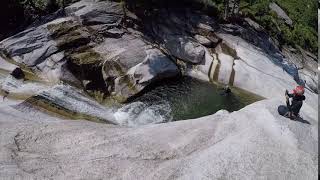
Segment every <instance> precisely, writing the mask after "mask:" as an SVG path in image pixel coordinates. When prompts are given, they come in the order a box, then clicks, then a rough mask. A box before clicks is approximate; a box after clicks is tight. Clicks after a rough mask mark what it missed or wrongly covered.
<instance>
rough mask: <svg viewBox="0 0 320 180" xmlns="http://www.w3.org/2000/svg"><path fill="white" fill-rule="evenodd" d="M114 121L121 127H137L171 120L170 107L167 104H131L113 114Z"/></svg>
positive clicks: (163, 102)
mask: <svg viewBox="0 0 320 180" xmlns="http://www.w3.org/2000/svg"><path fill="white" fill-rule="evenodd" d="M114 117H115V119H116V121H117V122H118V123H119V124H120V125H123V126H130V127H137V126H142V125H147V124H156V123H162V122H168V121H171V120H172V116H171V107H170V105H169V103H168V102H165V101H162V102H161V103H157V104H151V105H148V104H146V103H143V102H139V101H138V102H132V103H130V104H127V105H125V106H123V107H122V108H120V109H118V110H117V111H116V112H115V113H114Z"/></svg>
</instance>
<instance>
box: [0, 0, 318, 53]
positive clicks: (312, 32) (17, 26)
mask: <svg viewBox="0 0 320 180" xmlns="http://www.w3.org/2000/svg"><path fill="white" fill-rule="evenodd" d="M75 1H77V0H2V1H1V4H2V5H1V6H0V23H1V24H2V27H3V28H1V30H0V40H1V39H3V38H5V37H8V36H10V35H13V34H15V33H17V32H18V31H21V30H23V28H25V27H26V26H27V25H29V24H30V23H31V22H33V21H34V20H36V19H39V18H40V17H42V16H45V15H47V14H50V13H52V12H54V11H56V10H58V9H59V8H61V7H63V6H65V5H66V4H69V3H72V2H75ZM116 1H123V2H124V3H125V4H126V6H127V7H128V8H134V9H140V10H141V9H146V10H150V9H154V8H158V7H181V6H184V7H193V8H197V9H198V10H202V11H203V12H205V13H208V14H210V15H215V16H217V17H222V15H223V12H224V9H225V6H226V2H227V1H228V0H180V1H172V0H116ZM271 2H275V3H277V4H278V5H279V6H280V7H281V8H282V9H283V10H284V11H285V12H286V13H287V14H288V16H289V17H290V18H291V19H292V20H293V25H288V24H286V23H285V21H284V20H282V19H281V18H279V17H278V16H277V15H276V13H275V12H273V11H271V10H270V8H269V4H270V3H271ZM240 15H241V16H244V17H250V18H251V19H253V20H255V21H256V22H258V23H259V24H260V25H262V26H263V27H264V28H265V29H266V30H267V32H268V33H269V34H270V35H271V36H272V37H274V38H275V39H277V40H278V41H279V43H280V45H290V46H293V47H296V46H300V47H302V48H303V49H306V50H308V51H311V52H313V53H316V52H317V50H318V44H317V39H318V37H317V1H315V0H305V1H301V0H240Z"/></svg>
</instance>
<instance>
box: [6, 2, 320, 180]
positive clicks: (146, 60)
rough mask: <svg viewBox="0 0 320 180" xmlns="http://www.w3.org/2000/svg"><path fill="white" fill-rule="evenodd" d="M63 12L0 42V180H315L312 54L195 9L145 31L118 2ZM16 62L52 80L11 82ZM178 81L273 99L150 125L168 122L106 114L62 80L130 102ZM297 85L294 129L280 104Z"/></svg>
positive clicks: (167, 16)
mask: <svg viewBox="0 0 320 180" xmlns="http://www.w3.org/2000/svg"><path fill="white" fill-rule="evenodd" d="M66 13H67V15H66V17H57V19H54V20H53V21H50V22H47V23H45V24H42V25H40V26H36V27H31V28H29V29H27V30H25V31H23V32H21V33H19V34H17V35H15V36H12V37H9V38H8V39H5V40H3V41H1V42H0V51H1V52H0V53H1V54H0V65H1V67H0V68H1V71H0V78H1V79H0V83H1V89H2V90H8V91H10V92H9V96H8V97H7V98H4V100H3V101H2V102H1V103H0V146H1V148H0V179H50V178H52V179H297V180H300V179H308V180H309V179H310V180H312V179H316V178H317V171H318V148H317V147H318V146H317V145H318V97H317V94H315V93H313V92H316V88H315V87H317V86H318V82H317V78H316V77H317V73H318V71H317V70H316V69H314V65H313V64H314V63H312V61H310V62H309V60H310V59H312V55H308V53H306V54H307V55H303V54H300V53H297V54H295V53H293V52H292V51H290V50H289V51H284V52H280V51H279V49H278V48H277V47H275V46H274V45H273V43H272V41H271V40H270V39H269V38H268V36H266V35H265V34H263V33H261V32H257V31H255V30H252V27H250V26H252V25H247V26H245V27H241V26H239V25H231V24H225V25H219V24H217V23H216V21H215V20H214V19H213V18H211V17H208V16H206V15H201V14H199V13H196V12H191V11H190V10H185V11H182V12H177V13H176V12H168V11H166V10H164V11H163V12H160V16H159V17H153V21H152V22H151V23H150V24H147V23H146V24H145V27H144V28H145V29H143V28H142V27H140V26H141V24H139V23H133V25H131V26H129V25H128V26H129V27H127V28H123V27H122V25H123V24H122V23H124V22H123V21H124V19H123V16H124V12H123V9H122V7H121V5H120V4H119V3H116V2H109V1H103V2H97V1H94V0H85V1H80V2H78V3H75V4H73V5H71V6H69V7H67V8H66ZM130 18H132V17H131V16H130V17H129V18H128V19H129V21H131V20H132V21H133V19H130ZM135 20H137V19H135ZM128 24H130V23H128ZM249 24H250V23H249ZM251 24H252V23H251ZM142 29H143V30H142ZM253 29H254V28H253ZM147 34H148V35H147ZM209 41H210V43H209ZM301 56H304V57H303V58H304V59H308V60H304V61H302V62H301ZM8 62H15V63H18V64H19V65H21V66H23V67H25V69H24V70H30V71H33V72H34V73H35V74H36V75H37V76H40V77H42V78H43V80H45V82H48V81H49V82H50V83H43V82H32V81H25V82H16V81H13V80H12V81H11V80H10V76H9V77H8V76H6V74H8V72H10V71H11V70H12V69H14V68H15V67H16V66H15V65H12V64H10V63H8ZM300 65H301V67H303V68H302V69H301V68H300V69H299V67H300ZM3 72H5V73H3ZM180 73H181V74H183V75H188V76H191V77H195V78H198V79H202V80H205V81H212V82H218V83H222V84H225V85H227V84H228V85H231V86H236V87H239V88H242V89H244V90H247V91H250V92H253V93H255V94H258V95H260V96H263V97H264V98H266V99H267V100H263V101H260V102H256V103H253V104H251V105H249V106H247V107H245V108H243V109H241V110H239V111H237V112H232V113H228V112H226V111H223V110H222V111H220V112H218V113H216V114H214V115H211V116H208V117H203V118H200V119H195V120H185V121H179V122H169V123H163V124H154V123H160V122H165V120H163V119H161V118H157V119H154V117H155V116H153V115H154V112H155V111H153V109H152V108H145V109H144V108H141V109H140V111H141V112H143V113H142V114H141V116H140V115H139V116H130V113H127V112H129V111H132V108H131V106H135V105H137V106H138V105H139V104H131V105H130V106H124V107H123V108H120V109H119V110H116V111H115V110H114V109H107V108H105V107H104V106H102V105H100V104H99V103H97V102H96V101H95V100H93V98H92V97H88V96H86V95H84V93H83V91H82V90H81V89H77V88H75V87H71V86H69V85H63V83H61V82H60V81H64V83H69V84H72V85H75V86H77V87H81V86H83V82H84V81H86V82H91V83H93V84H95V85H97V86H98V87H99V88H101V87H100V86H103V88H101V89H102V90H105V91H106V92H108V93H110V94H111V95H120V96H121V97H124V99H126V98H128V97H130V96H132V95H134V94H136V93H138V92H140V91H141V90H142V89H143V88H145V87H146V86H147V85H148V84H149V83H151V82H153V81H157V80H159V79H163V78H166V77H173V76H177V75H178V74H180ZM298 83H299V84H306V87H307V90H306V98H307V99H306V101H305V102H304V105H303V107H302V109H301V116H302V118H303V119H304V120H303V121H292V120H289V119H287V118H284V117H281V116H279V115H278V112H277V107H278V106H279V105H281V104H284V101H285V99H284V91H285V90H286V89H288V90H291V89H292V88H294V87H295V86H296V85H298ZM132 87H134V88H132ZM312 91H313V92H312ZM10 95H11V96H10ZM22 96H23V97H22ZM2 99H3V96H2V95H1V96H0V101H1V100H2ZM49 107H50V108H52V109H50V110H49ZM141 107H143V106H141ZM156 108H166V107H154V109H156ZM46 110H47V111H51V112H52V111H53V112H55V113H56V114H51V113H48V112H46ZM61 113H64V114H61ZM57 114H58V115H63V116H62V117H61V116H57ZM66 114H67V115H66ZM128 114H129V115H128ZM79 118H80V119H86V120H93V121H99V120H104V121H107V122H109V123H110V124H102V123H95V122H89V121H85V120H74V119H79ZM71 120H73V121H71ZM111 124H116V125H111ZM142 125H144V126H142ZM129 126H131V127H129Z"/></svg>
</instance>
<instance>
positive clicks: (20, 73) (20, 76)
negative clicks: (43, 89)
mask: <svg viewBox="0 0 320 180" xmlns="http://www.w3.org/2000/svg"><path fill="white" fill-rule="evenodd" d="M10 74H11V76H13V77H14V78H16V79H24V77H25V75H24V72H23V71H22V69H21V68H19V67H17V68H15V69H14V70H13V71H12V72H11V73H10Z"/></svg>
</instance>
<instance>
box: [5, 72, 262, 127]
mask: <svg viewBox="0 0 320 180" xmlns="http://www.w3.org/2000/svg"><path fill="white" fill-rule="evenodd" d="M8 74H9V72H2V71H1V72H0V85H1V87H2V89H3V88H6V87H7V86H10V87H9V91H10V93H9V95H10V96H9V98H13V99H15V98H16V99H20V100H23V99H25V100H24V102H22V103H19V104H18V105H16V106H15V108H16V109H17V110H19V111H22V112H25V113H28V112H29V113H31V114H36V113H35V112H36V111H41V112H42V111H43V110H44V112H45V113H53V114H52V115H54V114H57V115H62V116H65V117H67V119H70V118H71V119H87V120H93V121H105V122H108V123H113V124H118V125H122V126H130V127H136V126H141V125H147V124H156V123H163V122H170V121H177V120H185V119H193V118H198V117H202V116H206V115H210V114H214V113H215V112H217V111H219V110H220V109H225V110H228V111H235V110H239V109H241V108H242V107H244V106H246V105H248V104H250V103H253V102H255V101H257V100H260V99H259V97H257V96H254V95H252V94H250V93H247V92H243V91H240V90H237V89H234V88H233V89H232V93H231V94H229V95H221V94H220V93H221V92H222V91H221V90H220V89H219V88H218V87H217V86H216V85H213V84H211V83H207V82H202V81H198V80H195V79H192V78H188V77H182V78H178V79H171V80H164V81H162V82H160V83H157V84H154V85H153V86H152V87H149V88H148V89H147V90H145V92H144V93H142V95H140V96H138V97H136V98H134V99H133V100H131V101H130V102H128V103H126V104H120V105H119V104H115V103H111V104H110V103H109V104H108V105H101V104H99V103H98V102H96V101H95V100H93V99H92V98H90V97H89V96H87V95H86V94H85V92H83V91H82V90H79V89H77V88H75V87H72V86H70V85H66V84H57V85H53V86H51V85H50V86H48V85H46V84H43V83H41V82H34V81H30V80H28V81H22V82H20V81H19V82H15V79H12V80H10V76H8ZM7 81H10V82H7ZM48 116H49V115H48ZM50 116H51V115H50Z"/></svg>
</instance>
